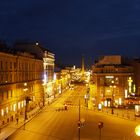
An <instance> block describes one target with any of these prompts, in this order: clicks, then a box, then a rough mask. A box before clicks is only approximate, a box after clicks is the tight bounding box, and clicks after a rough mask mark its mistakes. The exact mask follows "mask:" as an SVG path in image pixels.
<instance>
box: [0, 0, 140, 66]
mask: <svg viewBox="0 0 140 140" xmlns="http://www.w3.org/2000/svg"><path fill="white" fill-rule="evenodd" d="M0 39H4V40H6V41H8V42H10V43H12V42H14V41H15V40H17V39H21V40H22V39H23V40H24V39H27V40H33V41H36V40H38V41H40V42H42V43H43V44H44V45H45V46H47V48H48V49H50V50H51V51H53V52H54V53H55V55H56V60H57V61H61V62H63V63H66V64H76V65H80V61H81V56H82V55H84V56H85V61H86V64H87V65H89V64H91V63H93V62H94V60H95V58H97V57H98V56H101V55H110V54H120V55H124V56H134V57H139V56H140V1H139V0H22V1H21V0H1V1H0Z"/></svg>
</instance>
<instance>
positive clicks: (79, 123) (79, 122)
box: [78, 99, 81, 140]
mask: <svg viewBox="0 0 140 140" xmlns="http://www.w3.org/2000/svg"><path fill="white" fill-rule="evenodd" d="M80 115H81V114H80V99H79V119H78V140H80V127H81V121H80Z"/></svg>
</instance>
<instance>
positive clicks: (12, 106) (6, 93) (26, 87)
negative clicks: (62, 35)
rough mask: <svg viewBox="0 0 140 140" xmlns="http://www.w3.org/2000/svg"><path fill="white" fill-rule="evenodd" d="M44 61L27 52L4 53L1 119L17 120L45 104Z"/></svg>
mask: <svg viewBox="0 0 140 140" xmlns="http://www.w3.org/2000/svg"><path fill="white" fill-rule="evenodd" d="M43 71H44V69H43V61H42V60H41V59H39V58H37V57H36V56H35V55H32V54H30V53H27V52H19V51H8V50H6V51H1V52H0V120H1V121H2V124H3V125H4V124H6V123H9V122H10V121H13V120H14V119H15V117H17V116H19V115H24V114H25V112H26V115H27V112H28V111H31V110H33V109H34V108H36V107H39V106H41V105H42V104H43V100H44V99H43V94H44V91H43V86H42V79H43Z"/></svg>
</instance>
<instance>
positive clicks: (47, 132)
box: [8, 86, 138, 140]
mask: <svg viewBox="0 0 140 140" xmlns="http://www.w3.org/2000/svg"><path fill="white" fill-rule="evenodd" d="M85 93H86V88H85V87H84V86H76V87H75V88H74V89H73V90H68V91H66V92H65V93H63V94H62V95H61V96H60V97H58V98H57V99H56V101H55V102H53V103H52V104H50V105H49V106H47V107H46V108H44V109H43V111H42V112H41V113H40V114H39V115H38V116H36V117H35V118H33V119H32V120H31V121H30V122H28V123H27V124H26V125H25V130H24V127H21V128H20V129H19V130H17V131H16V132H15V133H14V134H13V135H11V136H10V137H9V138H8V140H24V139H26V140H41V139H42V140H79V133H78V125H77V123H78V120H79V114H80V119H81V120H85V123H84V126H81V127H80V140H131V139H132V140H138V138H137V137H136V136H135V134H134V129H135V127H136V126H137V125H138V123H137V122H135V121H129V120H125V119H121V118H118V117H113V116H111V115H107V114H105V113H98V112H94V111H93V110H89V109H88V108H87V107H86V106H85V100H84V95H85ZM79 101H80V113H79ZM65 103H67V104H69V105H68V110H64V104H65ZM100 121H101V122H103V123H104V127H103V128H102V129H101V137H99V134H100V131H99V130H100V129H99V128H98V123H99V122H100Z"/></svg>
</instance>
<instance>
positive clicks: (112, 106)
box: [110, 81, 116, 114]
mask: <svg viewBox="0 0 140 140" xmlns="http://www.w3.org/2000/svg"><path fill="white" fill-rule="evenodd" d="M111 83H112V85H111V86H110V87H111V88H112V100H111V114H114V88H116V86H115V85H114V81H111Z"/></svg>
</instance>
